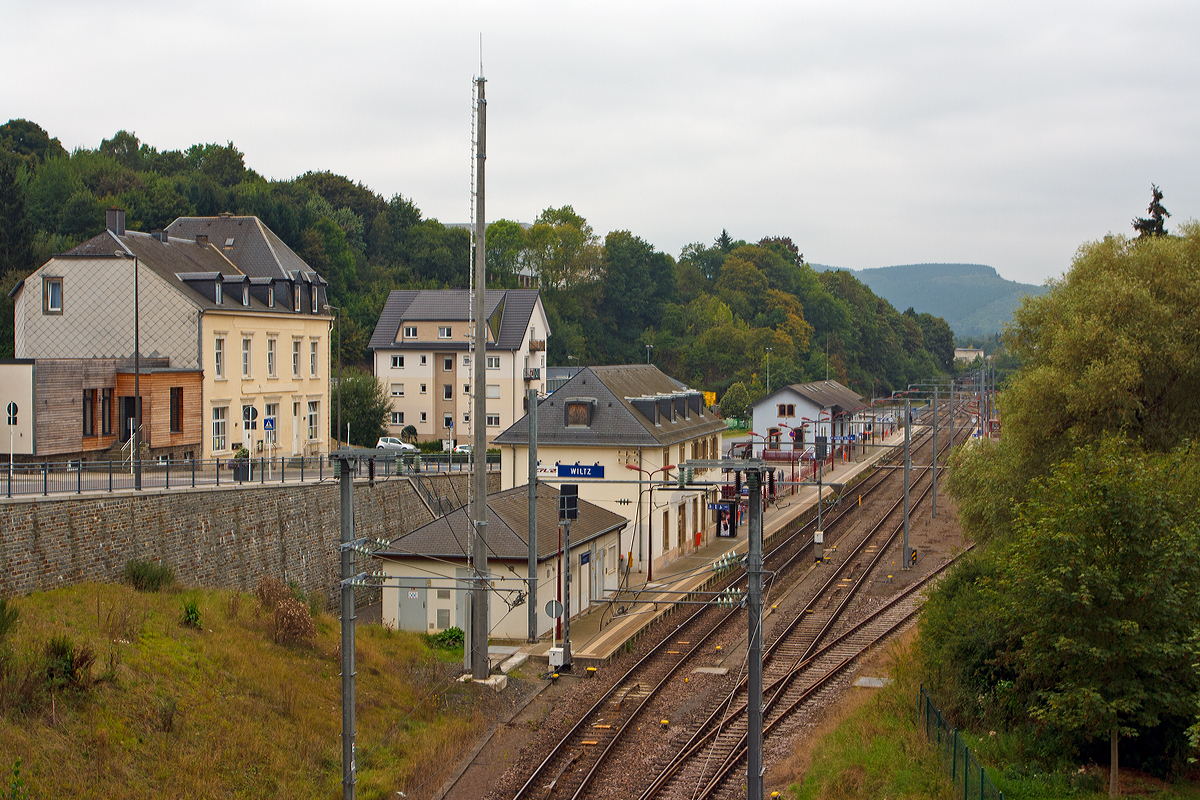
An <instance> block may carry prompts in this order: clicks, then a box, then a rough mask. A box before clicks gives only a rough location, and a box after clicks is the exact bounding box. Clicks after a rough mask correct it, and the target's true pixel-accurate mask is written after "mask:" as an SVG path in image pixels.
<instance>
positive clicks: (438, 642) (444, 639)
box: [427, 628, 466, 650]
mask: <svg viewBox="0 0 1200 800" xmlns="http://www.w3.org/2000/svg"><path fill="white" fill-rule="evenodd" d="M427 638H428V639H429V643H430V644H431V645H433V646H434V647H441V648H444V649H447V650H449V649H451V648H454V647H462V646H463V645H464V643H465V642H466V633H465V632H463V629H462V628H446V630H444V631H442V632H441V633H435V634H433V635H432V636H429V635H427Z"/></svg>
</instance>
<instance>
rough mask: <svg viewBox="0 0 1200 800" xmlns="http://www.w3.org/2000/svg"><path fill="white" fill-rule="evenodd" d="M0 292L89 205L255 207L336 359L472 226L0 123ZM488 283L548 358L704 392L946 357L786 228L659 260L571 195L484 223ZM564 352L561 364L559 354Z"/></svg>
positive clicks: (339, 189)
mask: <svg viewBox="0 0 1200 800" xmlns="http://www.w3.org/2000/svg"><path fill="white" fill-rule="evenodd" d="M0 154H2V155H3V157H2V158H0V214H3V217H4V219H3V225H2V226H0V274H2V275H3V279H2V282H0V288H2V289H3V290H4V292H5V294H7V292H8V290H9V289H11V288H12V286H14V285H15V284H16V282H17V281H19V280H20V279H21V278H23V277H24V276H25V275H27V274H28V273H29V272H30V271H31V270H33V269H34V268H36V267H38V266H40V265H41V264H43V263H45V261H46V260H47V259H48V258H49V257H50V256H51V255H52V254H53V253H56V252H62V251H64V250H67V249H69V248H70V247H72V246H73V245H75V244H76V243H78V242H80V241H82V240H83V239H85V238H87V237H89V236H92V235H94V234H96V233H98V232H99V231H101V230H102V229H103V225H104V209H105V208H108V207H110V206H117V207H121V208H124V209H125V210H126V213H127V216H126V224H127V226H128V227H129V228H130V229H132V230H142V231H151V230H153V229H156V228H162V227H164V226H166V225H168V224H169V223H170V222H171V221H172V220H173V219H175V218H176V217H179V216H184V215H205V216H206V215H215V214H219V213H221V212H224V211H228V212H232V213H234V214H253V215H256V216H258V217H259V218H261V219H262V220H263V222H264V223H266V225H268V226H269V227H270V228H271V229H272V230H273V231H275V233H277V234H278V235H279V236H280V237H281V238H282V239H283V240H284V241H285V242H287V244H288V245H289V246H290V247H291V248H293V249H294V250H295V251H296V252H297V253H298V254H299V255H300V256H301V257H302V258H304V259H305V260H306V261H307V262H308V263H309V264H310V265H312V267H313V268H315V269H316V270H317V271H318V272H319V273H320V274H321V275H322V276H323V277H325V278H326V279H327V280H328V281H329V293H330V301H331V303H333V304H334V305H338V306H341V307H343V308H345V309H346V317H345V324H344V326H343V332H342V333H343V353H344V358H345V360H346V361H347V362H348V363H366V359H367V354H366V349H365V348H366V345H367V343H368V341H369V338H370V335H371V331H372V330H373V329H374V326H375V322H376V320H377V318H378V315H379V312H380V310H381V309H382V308H383V304H384V301H385V299H386V298H387V295H388V292H389V291H391V290H392V289H411V288H445V287H462V286H465V285H466V284H467V279H468V271H469V263H470V258H469V255H470V248H471V235H470V233H469V232H468V231H466V230H463V229H461V228H454V227H447V226H445V225H443V224H442V223H440V222H439V221H438V220H436V219H427V218H425V216H424V215H423V214H422V213H421V210H420V208H419V207H418V206H417V204H416V202H415V201H414V200H413V199H412V198H406V197H402V196H401V195H395V196H393V197H391V198H390V199H385V198H383V197H382V196H380V195H378V194H376V193H375V192H373V191H372V190H370V189H369V188H367V187H366V186H364V185H363V184H362V183H361V182H355V181H354V180H353V179H351V178H347V177H344V176H341V175H334V174H332V173H330V172H322V171H314V172H307V173H305V174H303V175H301V176H299V177H297V178H294V179H291V180H267V179H265V178H263V177H262V176H261V175H259V174H258V173H256V172H255V171H254V170H253V169H250V168H248V167H247V166H246V164H245V159H244V157H243V154H242V153H241V152H240V151H238V149H237V148H236V147H235V146H234V145H233V143H228V144H226V145H219V144H197V145H194V146H192V147H190V148H188V149H187V150H186V151H178V150H166V151H159V150H157V149H156V148H155V147H153V146H151V145H148V144H143V143H142V142H140V141H139V140H138V139H137V137H136V136H135V135H134V134H132V133H128V132H126V131H119V132H118V133H116V135H114V136H113V137H112V138H111V139H105V140H104V141H102V142H100V144H99V146H98V147H97V148H96V149H95V150H89V149H78V150H76V151H74V152H73V153H67V152H66V151H65V149H64V148H63V147H62V145H61V144H60V143H59V142H58V140H57V139H54V138H52V137H51V136H50V135H49V134H48V133H47V132H46V131H44V130H43V129H42V128H40V127H39V126H38V125H36V124H34V123H32V122H29V121H26V120H12V121H10V122H8V123H7V124H5V125H3V126H0ZM487 265H488V273H489V275H488V281H489V283H488V285H489V287H514V286H516V285H517V274H518V271H519V269H521V268H523V267H524V268H527V269H529V270H532V272H533V273H534V274H535V275H537V276H538V278H539V280H540V283H541V287H542V290H543V296H544V299H545V303H546V308H547V312H548V314H549V316H550V324H551V330H552V332H553V335H552V336H551V337H550V339H549V342H548V346H549V351H548V359H547V363H548V364H550V365H582V364H616V363H637V362H642V361H644V360H645V359H646V357H647V345H653V348H652V349H651V350H650V357H651V359H652V360H653V361H654V363H656V364H658V365H659V366H660V367H661V368H662V369H663V370H665V371H666V372H667V373H669V374H671V375H673V376H675V377H677V378H679V379H680V380H683V381H685V382H686V383H688V384H689V385H691V386H693V387H695V388H699V389H704V390H708V391H715V392H717V393H718V394H719V395H720V394H723V393H724V391H725V390H726V389H727V388H728V387H729V386H730V385H731V384H733V383H735V382H738V381H741V382H744V383H745V384H746V385H747V387H748V388H749V390H750V396H751V399H754V398H755V397H757V396H759V394H761V392H762V390H763V384H765V382H766V374H765V373H766V368H767V359H768V348H769V349H770V355H769V359H770V371H771V384H772V385H773V386H781V385H783V384H785V383H792V382H798V381H807V380H816V379H823V378H825V377H829V378H833V379H837V380H839V381H842V382H843V383H845V384H847V385H849V386H851V387H853V388H855V389H857V390H858V391H859V392H860V393H862V394H864V395H868V396H869V395H871V394H872V391H874V392H877V393H886V392H890V391H891V390H893V389H897V388H904V387H906V386H907V385H908V383H910V382H912V381H915V380H918V379H920V378H924V377H927V376H929V375H931V374H933V373H935V372H938V371H946V370H949V369H951V368H952V364H953V346H954V342H953V334H952V332H951V328H950V326H949V325H948V324H947V323H946V322H945V320H943V319H940V318H937V317H934V316H933V315H931V314H928V313H924V314H917V313H915V312H912V311H911V310H909V311H907V312H905V313H903V314H902V313H900V312H898V311H897V310H896V309H895V308H894V307H893V306H892V304H890V303H888V302H887V301H886V300H884V299H882V298H881V297H879V296H877V295H875V294H874V293H873V292H872V291H871V290H870V289H869V288H868V287H867V286H866V285H865V284H864V283H863V282H861V281H860V280H858V279H857V278H856V277H855V276H854V275H852V274H850V273H848V272H844V271H839V272H818V271H817V270H814V269H813V268H812V267H811V266H810V265H809V264H808V263H806V262H805V261H804V259H803V256H802V255H801V254H800V251H799V248H798V247H796V245H795V244H793V243H792V241H791V240H790V239H788V238H786V237H766V238H761V239H759V240H758V241H757V242H747V241H743V240H735V239H733V238H732V237H730V236H729V235H728V234H726V233H725V232H724V231H721V234H720V236H718V237H717V238H716V240H715V241H714V242H713V243H712V244H704V243H695V244H691V245H688V246H686V247H685V248H684V249H683V251H682V252H681V253H680V254H679V257H678V258H674V257H672V256H671V255H668V254H666V253H662V252H659V251H658V250H656V249H655V248H654V246H653V245H651V244H650V243H649V242H647V241H645V240H644V239H642V238H640V237H639V236H637V235H636V234H635V233H633V232H631V231H612V232H610V233H608V234H607V235H606V236H604V237H603V239H601V237H600V235H599V234H597V233H596V232H595V231H593V230H592V228H591V226H590V225H589V224H588V223H587V220H586V219H585V218H584V217H583V216H582V215H580V214H578V213H577V212H576V211H575V210H574V209H573V208H572V207H571V206H563V207H561V208H548V209H546V210H545V211H544V212H542V214H541V215H540V216H539V217H538V218H537V219H536V220H535V222H534V224H533V225H532V227H528V228H525V227H523V226H521V225H519V224H517V223H516V222H511V221H507V220H500V221H497V222H493V223H492V224H490V225H489V226H488V233H487ZM3 308H4V314H5V318H4V319H3V320H0V336H3V339H2V340H0V357H2V356H11V355H12V330H13V327H12V304H11V303H10V302H7V303H5V304H4V306H3ZM569 356H570V357H571V358H568V357H569Z"/></svg>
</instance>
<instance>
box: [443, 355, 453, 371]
mask: <svg viewBox="0 0 1200 800" xmlns="http://www.w3.org/2000/svg"><path fill="white" fill-rule="evenodd" d="M453 371H454V356H446V357H445V358H443V359H442V372H453Z"/></svg>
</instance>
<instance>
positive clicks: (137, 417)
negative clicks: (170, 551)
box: [113, 250, 142, 490]
mask: <svg viewBox="0 0 1200 800" xmlns="http://www.w3.org/2000/svg"><path fill="white" fill-rule="evenodd" d="M113 255H115V256H116V257H117V258H132V259H133V418H134V422H133V455H132V456H131V458H132V460H133V488H134V489H139V490H140V489H141V488H142V380H141V379H142V343H141V341H140V339H139V337H138V334H139V332H140V328H141V325H140V322H141V319H140V317H141V313H140V312H141V308H140V305H139V303H138V257H137V254H136V253H130V252H128V251H126V250H117V251H115V252H114V253H113Z"/></svg>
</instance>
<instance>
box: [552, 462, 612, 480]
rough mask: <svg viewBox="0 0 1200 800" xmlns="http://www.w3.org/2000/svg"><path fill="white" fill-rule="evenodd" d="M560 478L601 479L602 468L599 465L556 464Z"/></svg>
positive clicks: (602, 474) (602, 475)
mask: <svg viewBox="0 0 1200 800" xmlns="http://www.w3.org/2000/svg"><path fill="white" fill-rule="evenodd" d="M557 466H558V477H560V478H603V477H604V467H603V466H601V465H600V464H590V465H589V464H580V463H579V462H578V461H577V462H575V463H574V464H558V465H557Z"/></svg>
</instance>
